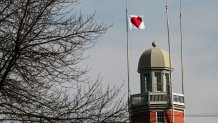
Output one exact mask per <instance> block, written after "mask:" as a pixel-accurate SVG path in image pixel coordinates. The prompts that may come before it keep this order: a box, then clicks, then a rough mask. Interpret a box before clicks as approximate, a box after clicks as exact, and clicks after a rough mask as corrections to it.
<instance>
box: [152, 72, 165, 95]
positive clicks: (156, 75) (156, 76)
mask: <svg viewBox="0 0 218 123" xmlns="http://www.w3.org/2000/svg"><path fill="white" fill-rule="evenodd" d="M162 88H163V87H162V82H161V72H155V73H154V89H155V91H162Z"/></svg>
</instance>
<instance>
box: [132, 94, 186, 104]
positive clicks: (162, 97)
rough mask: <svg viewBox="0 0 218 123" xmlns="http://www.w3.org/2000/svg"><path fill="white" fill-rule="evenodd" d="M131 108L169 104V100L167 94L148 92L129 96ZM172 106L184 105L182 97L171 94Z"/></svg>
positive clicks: (181, 95)
mask: <svg viewBox="0 0 218 123" xmlns="http://www.w3.org/2000/svg"><path fill="white" fill-rule="evenodd" d="M130 101H131V103H130V104H131V106H140V105H152V104H170V103H171V98H170V95H169V94H167V93H164V92H163V93H160V92H157V93H155V92H148V93H142V94H135V95H131V100H130ZM173 104H174V105H184V95H183V94H177V93H173Z"/></svg>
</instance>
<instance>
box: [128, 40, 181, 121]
mask: <svg viewBox="0 0 218 123" xmlns="http://www.w3.org/2000/svg"><path fill="white" fill-rule="evenodd" d="M169 59H170V57H169V54H168V52H166V51H165V50H162V49H159V48H157V47H156V45H155V44H153V48H151V49H148V50H146V51H145V52H144V53H143V54H142V55H141V57H140V59H139V62H138V73H139V74H140V87H141V92H140V93H139V94H134V95H131V96H130V103H129V113H130V119H131V123H185V120H184V109H185V105H184V95H183V94H179V93H174V92H173V89H172V86H171V85H172V84H171V83H172V82H171V72H172V70H173V69H172V67H171V66H172V65H171V61H170V60H169Z"/></svg>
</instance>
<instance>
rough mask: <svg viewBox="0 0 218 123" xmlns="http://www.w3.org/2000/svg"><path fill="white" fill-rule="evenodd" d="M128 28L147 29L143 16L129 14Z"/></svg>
mask: <svg viewBox="0 0 218 123" xmlns="http://www.w3.org/2000/svg"><path fill="white" fill-rule="evenodd" d="M128 28H129V30H134V29H145V25H144V21H143V16H136V15H129V16H128Z"/></svg>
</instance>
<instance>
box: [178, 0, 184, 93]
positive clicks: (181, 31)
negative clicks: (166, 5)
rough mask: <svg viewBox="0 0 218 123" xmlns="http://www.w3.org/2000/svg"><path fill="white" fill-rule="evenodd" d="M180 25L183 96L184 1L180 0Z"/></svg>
mask: <svg viewBox="0 0 218 123" xmlns="http://www.w3.org/2000/svg"><path fill="white" fill-rule="evenodd" d="M179 15H180V19H179V21H180V22H179V24H180V41H181V73H182V94H184V68H183V35H182V0H180V9H179Z"/></svg>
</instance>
